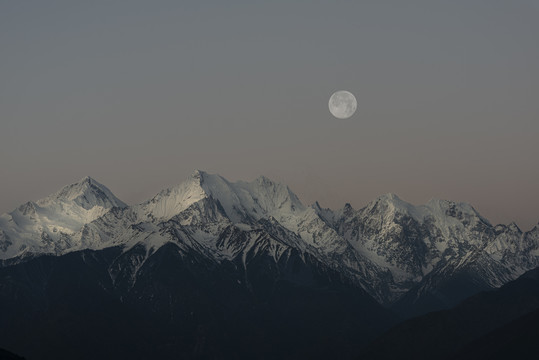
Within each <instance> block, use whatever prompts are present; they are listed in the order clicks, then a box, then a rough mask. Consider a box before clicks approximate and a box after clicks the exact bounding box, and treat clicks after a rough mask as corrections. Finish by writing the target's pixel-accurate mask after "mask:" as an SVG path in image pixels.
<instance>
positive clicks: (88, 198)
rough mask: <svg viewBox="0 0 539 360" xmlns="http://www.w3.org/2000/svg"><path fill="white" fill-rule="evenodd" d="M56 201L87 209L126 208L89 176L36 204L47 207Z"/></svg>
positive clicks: (103, 186) (104, 187)
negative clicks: (67, 202) (101, 207)
mask: <svg viewBox="0 0 539 360" xmlns="http://www.w3.org/2000/svg"><path fill="white" fill-rule="evenodd" d="M58 201H60V202H61V201H73V202H76V203H78V204H79V205H81V206H82V207H84V208H87V209H88V208H91V207H93V206H95V205H100V206H103V207H125V206H127V205H126V204H125V203H124V202H123V201H121V200H120V199H118V198H117V197H116V196H115V195H114V194H113V193H112V192H111V191H110V190H109V189H108V188H107V187H106V186H105V185H103V184H101V183H100V182H98V181H96V180H95V179H93V178H92V177H90V176H85V177H83V178H82V179H80V180H79V181H77V182H75V183H72V184H69V185H66V186H64V187H63V188H61V189H60V190H59V191H57V192H55V193H53V194H51V195H49V196H47V197H46V198H44V199H41V200H38V201H37V204H38V205H39V206H47V205H50V204H53V203H56V202H58Z"/></svg>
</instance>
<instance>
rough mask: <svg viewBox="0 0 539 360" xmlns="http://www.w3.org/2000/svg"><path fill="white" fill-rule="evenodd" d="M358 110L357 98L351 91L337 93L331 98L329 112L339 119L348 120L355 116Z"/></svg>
mask: <svg viewBox="0 0 539 360" xmlns="http://www.w3.org/2000/svg"><path fill="white" fill-rule="evenodd" d="M356 109H357V101H356V97H355V96H354V94H352V93H351V92H349V91H344V90H341V91H336V92H335V93H333V95H331V97H330V98H329V111H330V112H331V113H332V114H333V116H335V117H336V118H337V119H348V118H349V117H350V116H352V115H354V113H355V112H356Z"/></svg>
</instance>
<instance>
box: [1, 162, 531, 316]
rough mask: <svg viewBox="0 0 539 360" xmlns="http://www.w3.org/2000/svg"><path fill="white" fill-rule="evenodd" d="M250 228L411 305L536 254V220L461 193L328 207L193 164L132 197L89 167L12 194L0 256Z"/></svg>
mask: <svg viewBox="0 0 539 360" xmlns="http://www.w3.org/2000/svg"><path fill="white" fill-rule="evenodd" d="M59 224H60V225H62V226H60V225H59ZM261 231H262V232H264V233H266V234H267V235H266V236H269V237H270V238H273V239H274V241H277V242H276V243H274V244H273V245H271V246H270V247H271V248H272V249H274V250H275V251H277V252H278V251H282V249H281V250H277V249H278V248H279V247H280V246H284V247H289V248H293V249H295V250H297V251H299V252H300V254H302V255H301V256H305V255H307V254H308V255H309V256H314V257H315V258H317V259H318V260H319V261H321V262H323V263H325V264H327V265H328V266H330V267H331V268H332V269H335V270H337V271H339V272H340V273H341V274H342V275H343V276H345V277H347V278H350V279H351V280H352V281H354V282H355V283H356V284H357V285H359V286H360V287H362V288H363V289H364V290H366V291H367V292H368V293H369V294H370V295H371V296H373V297H374V298H375V299H376V300H377V301H379V302H380V303H382V304H385V305H391V304H396V306H397V309H404V308H406V309H411V308H413V307H414V304H415V303H417V301H418V299H420V298H423V299H425V298H429V296H430V295H428V294H431V293H432V294H437V295H436V296H435V298H436V299H431V300H429V301H430V302H431V304H430V306H431V307H432V308H433V309H437V308H440V307H442V308H443V307H446V306H450V305H453V304H454V302H455V301H459V300H461V299H463V298H464V297H467V296H469V295H471V294H470V293H469V292H467V291H464V292H463V293H461V294H459V293H457V294H450V295H451V296H447V294H446V295H441V294H440V291H441V292H442V293H443V291H445V290H444V286H445V285H443V284H444V281H445V282H446V283H447V281H449V282H452V281H457V283H458V281H460V280H458V279H460V278H461V277H463V276H464V277H465V278H467V279H471V278H474V277H477V279H475V280H474V281H476V283H477V284H479V285H478V286H477V287H476V290H477V291H479V290H484V289H488V288H493V287H498V286H501V285H502V284H503V283H505V282H507V281H510V280H512V279H515V278H516V277H518V276H519V275H521V274H522V273H523V272H525V271H526V270H529V269H531V268H533V267H535V266H538V265H539V230H537V227H535V228H534V229H532V230H530V231H528V232H522V231H521V230H520V229H518V227H516V225H512V224H509V225H496V226H493V225H492V224H491V223H490V222H489V221H488V220H487V219H485V218H483V217H482V216H481V215H480V214H479V213H478V212H477V211H476V210H475V209H474V208H473V207H472V206H471V205H470V204H468V203H462V202H460V203H459V202H453V201H448V200H439V199H431V200H429V202H427V203H426V204H423V205H412V204H410V203H408V202H406V201H403V200H401V199H400V198H399V197H398V196H397V195H395V194H391V193H389V194H384V195H381V196H379V197H378V198H376V199H375V200H373V201H371V202H369V203H368V204H367V205H366V206H365V207H363V208H361V209H358V210H356V209H354V208H352V206H350V205H349V204H346V205H345V206H344V207H343V208H342V209H338V210H331V209H327V208H326V209H323V208H322V207H321V206H320V204H319V203H318V202H315V203H314V204H312V205H311V206H305V205H303V204H302V203H301V201H300V200H299V198H298V197H297V196H296V195H295V194H294V193H293V192H292V191H291V190H290V188H289V187H288V186H286V185H283V184H280V183H277V182H273V181H272V180H270V179H268V178H266V177H264V176H261V177H259V178H257V179H255V180H253V181H251V182H245V181H237V182H230V181H228V180H226V179H225V178H223V177H221V176H220V175H215V174H208V173H206V172H204V171H201V170H196V171H195V172H194V173H193V174H192V175H191V176H190V177H189V178H188V179H187V180H186V181H184V182H182V183H180V184H178V185H175V186H172V187H170V188H167V189H164V190H162V191H160V192H159V193H157V194H156V195H155V196H154V197H152V198H151V199H149V200H147V201H145V202H142V203H140V204H135V205H131V206H127V205H126V204H125V203H123V202H122V201H121V200H119V199H118V198H117V197H116V196H115V195H114V194H113V193H112V192H111V191H110V190H109V189H108V188H106V187H105V186H104V185H102V184H100V183H98V182H97V181H95V180H94V179H92V178H90V177H85V178H83V179H81V180H80V181H79V182H77V183H74V184H71V185H67V186H65V187H63V188H62V189H61V190H60V191H58V192H56V193H54V194H52V195H50V196H48V197H46V198H44V199H42V200H38V201H36V202H29V203H26V204H23V205H21V206H20V207H19V208H17V209H15V210H14V211H12V212H10V213H7V214H3V215H2V216H0V259H2V260H3V261H5V262H6V263H13V261H23V259H24V258H25V257H33V256H39V255H41V254H53V255H63V254H66V253H69V252H72V251H78V250H84V249H91V250H99V249H104V248H107V247H113V246H122V247H123V248H124V251H127V250H129V249H130V248H132V247H134V246H137V245H140V246H143V247H144V248H145V249H146V251H147V253H148V254H151V253H152V252H154V251H156V250H157V249H158V248H159V247H161V246H163V245H164V244H166V243H169V242H172V243H176V244H180V246H182V247H185V246H187V247H189V248H193V249H197V251H200V252H201V253H203V254H205V256H209V257H213V258H215V259H217V260H219V261H221V259H232V258H234V257H235V256H239V257H242V256H245V253H246V252H248V251H254V250H253V249H257V248H258V247H257V246H259V247H260V249H262V248H264V249H266V250H267V248H266V247H265V245H264V246H261V245H260V244H261V243H258V244H257V241H262V240H260V239H258V240H253V241H254V242H253V243H252V244H251V245H250V246H251V247H250V248H247V247H244V246H243V245H245V244H243V245H242V244H239V243H238V242H233V243H230V242H227V241H225V240H223V239H224V237H225V234H227V233H234V232H238V233H239V234H242V236H244V237H245V239H248V238H251V239H252V238H253V236H255V235H256V234H259V233H260V232H261ZM245 241H247V240H245ZM247 243H249V242H248V241H247ZM276 244H281V245H276ZM240 245H241V246H240ZM238 246H239V247H238ZM238 249H239V250H238ZM266 250H265V251H266ZM272 251H273V250H272ZM275 254H277V253H275ZM16 259H19V260H16ZM275 261H278V259H277V258H275ZM478 263H481V264H482V266H483V268H479V267H477V266H476V264H478ZM451 279H453V280H451ZM455 279H457V280H455ZM466 281H468V280H466ZM452 286H453V285H452ZM476 290H474V289H473V288H472V289H470V291H472V292H473V291H476ZM439 299H442V300H439ZM444 299H445V300H444ZM403 304H404V305H403ZM403 311H405V310H403Z"/></svg>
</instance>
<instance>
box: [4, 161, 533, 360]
mask: <svg viewBox="0 0 539 360" xmlns="http://www.w3.org/2000/svg"><path fill="white" fill-rule="evenodd" d="M0 261H1V263H0V264H1V267H0V290H2V291H1V292H0V309H1V310H0V316H1V317H2V318H3V319H4V321H3V326H0V338H1V339H4V340H3V343H0V347H5V348H8V349H12V350H14V351H16V352H17V353H20V354H22V355H24V356H30V355H36V354H41V355H37V357H36V358H40V357H41V358H47V356H45V355H43V354H44V353H43V348H44V347H48V348H49V350H50V351H51V354H57V351H59V349H63V351H67V350H66V349H67V348H69V349H70V350H69V351H67V352H66V354H71V355H72V356H75V357H78V358H81V354H79V353H77V352H76V351H77V347H76V346H75V345H73V346H72V347H71V348H70V347H69V346H68V347H66V341H63V340H61V339H64V338H69V339H71V340H70V342H69V343H70V344H76V341H80V338H81V337H87V336H89V334H92V335H91V336H98V338H99V339H100V340H101V341H105V342H107V341H110V337H113V338H114V339H115V342H116V344H117V346H118V348H117V351H118V353H119V354H124V353H125V351H126V347H127V346H128V345H127V344H131V343H132V341H133V337H134V338H136V339H137V344H138V347H135V349H131V350H130V351H131V352H132V354H133V356H135V355H136V354H139V355H140V354H144V355H145V356H146V357H147V356H151V355H155V354H154V353H153V352H156V354H159V355H160V356H163V357H168V356H176V355H177V354H179V353H181V354H183V356H184V357H185V358H189V357H193V358H203V357H204V356H208V357H210V358H211V357H212V356H223V357H228V356H231V357H232V358H233V357H234V356H236V355H237V356H240V357H241V356H250V355H252V354H255V353H257V351H260V348H261V347H262V348H263V347H264V346H265V347H268V349H267V352H266V353H267V354H272V355H273V356H279V357H283V356H284V354H286V355H287V356H289V357H290V358H297V356H299V355H298V354H301V355H302V356H309V357H316V356H319V357H322V358H323V357H324V355H328V354H332V355H335V354H336V352H335V351H336V350H335V349H340V350H339V351H341V355H342V356H343V357H347V356H352V355H353V354H354V353H355V352H357V350H358V349H359V348H360V347H361V346H363V345H365V344H366V343H368V342H370V341H371V340H373V338H374V337H375V336H376V335H378V334H380V333H381V332H383V331H384V330H386V329H388V328H389V327H390V326H392V325H394V324H396V323H397V322H398V321H400V320H401V319H403V318H409V317H412V316H416V315H421V314H424V313H427V312H429V311H434V310H440V309H446V308H449V307H452V306H455V305H456V304H458V303H459V302H461V301H462V300H463V299H465V298H467V297H469V296H471V295H474V294H477V293H479V292H480V291H483V290H490V289H495V288H498V287H500V286H502V285H503V284H506V283H508V282H510V281H512V280H515V279H517V278H518V277H519V276H521V275H522V274H524V273H525V272H526V271H528V270H531V269H534V268H536V267H538V266H539V226H535V227H534V228H533V229H532V230H530V231H528V232H522V231H521V230H520V229H519V228H518V226H516V224H514V223H512V224H509V225H492V224H491V223H490V222H489V221H488V220H487V219H485V218H484V217H482V216H481V215H480V214H479V213H478V212H477V211H476V210H475V209H474V208H473V207H472V206H471V205H469V204H467V203H457V202H452V201H446V200H437V199H433V200H430V201H429V202H428V203H427V204H424V205H418V206H416V205H412V204H410V203H407V202H405V201H403V200H401V199H400V198H399V197H397V196H396V195H394V194H386V195H382V196H380V197H378V198H377V199H375V200H374V201H372V202H370V203H369V204H367V206H365V207H364V208H362V209H358V210H356V209H354V208H352V207H351V206H350V205H349V204H346V205H345V206H344V208H342V209H338V210H331V209H325V208H322V207H321V206H320V205H319V204H318V203H317V202H316V203H314V204H313V205H310V206H306V205H304V204H303V203H302V202H301V201H300V200H299V199H298V197H297V196H296V195H295V194H294V193H293V192H292V191H291V190H290V189H289V188H288V187H287V186H286V185H283V184H279V183H276V182H274V181H271V180H270V179H268V178H265V177H260V178H258V179H256V180H254V181H252V182H244V181H238V182H230V181H228V180H226V179H224V178H223V177H221V176H219V175H214V174H208V173H206V172H203V171H195V172H194V173H193V174H192V175H191V176H190V177H189V178H188V179H187V180H186V181H184V182H182V183H180V184H179V185H177V186H174V187H171V188H168V189H165V190H163V191H161V192H159V193H158V194H156V195H155V196H154V197H152V198H151V199H149V200H147V201H145V202H143V203H140V204H136V205H131V206H128V205H126V204H125V203H124V202H122V201H121V200H119V199H118V198H117V197H116V196H115V195H114V194H113V193H112V192H111V191H110V190H109V189H108V188H107V187H105V186H104V185H102V184H100V183H99V182H97V181H96V180H94V179H92V178H90V177H86V178H84V179H82V180H80V181H79V182H77V183H74V184H71V185H68V186H66V187H64V188H63V189H61V190H60V191H58V192H56V193H54V194H52V195H50V196H48V197H46V198H44V199H42V200H38V201H36V202H27V203H25V204H23V205H21V206H19V207H18V208H17V209H15V210H13V211H11V212H10V213H6V214H3V215H1V216H0ZM71 288H76V289H78V290H77V291H76V292H73V291H70V289H71ZM90 299H91V300H90ZM320 309H323V311H320ZM96 313H98V314H102V315H105V316H104V317H103V316H98V317H96V316H95V314H96ZM81 314H84V315H81ZM89 314H91V315H89ZM149 314H153V315H152V316H150V315H149ZM68 315H69V318H70V319H78V321H80V322H82V323H85V324H87V326H85V327H84V329H85V330H84V329H79V328H78V327H77V326H76V324H70V323H65V322H63V321H61V320H62V319H63V320H65V319H66V318H67V317H68ZM134 319H136V320H134ZM294 319H296V320H298V319H302V321H296V322H294V321H293V320H294ZM306 319H308V320H306ZM113 320H114V321H113ZM70 321H75V320H70ZM231 323H232V324H234V326H232V327H231V326H230V324H231ZM31 324H33V325H31ZM104 324H109V325H110V324H115V325H114V326H112V327H111V326H108V327H106V329H104V328H103V325H104ZM262 324H265V325H262ZM29 326H31V327H32V328H33V330H32V331H35V332H36V334H37V332H39V333H40V334H43V333H44V332H45V333H48V334H49V336H45V337H44V339H47V341H45V340H43V341H44V342H43V343H40V345H41V348H40V347H39V346H40V345H39V344H38V345H31V346H30V345H29V344H28V343H27V340H26V339H25V337H24V336H23V334H28V327H29ZM148 327H151V328H152V329H158V330H155V331H153V330H152V334H149V335H148V337H142V338H141V334H140V333H139V332H138V331H135V329H137V330H140V329H143V328H148ZM51 329H53V330H51ZM75 329H76V330H75ZM231 329H233V330H231ZM83 330H84V331H83ZM96 331H97V332H99V334H98V335H96V334H95V332H96ZM30 333H32V332H30ZM118 333H121V335H118ZM73 334H79V335H80V336H79V337H77V338H76V339H72V336H73ZM171 334H174V336H172V335H171ZM197 334H198V335H197ZM36 336H37V335H36ZM40 336H43V335H40ZM231 337H233V338H236V339H238V338H239V339H244V340H245V341H244V343H245V344H244V345H242V346H240V347H238V346H232V345H231V344H230V343H231V340H230V339H231ZM156 338H157V339H158V340H156ZM268 338H271V339H272V341H265V340H263V339H268ZM292 338H293V339H295V340H294V341H293V343H291V342H290V339H292ZM77 339H79V340H77ZM152 339H153V340H152ZM210 339H211V340H210ZM313 339H318V341H317V342H315V343H317V346H314V347H313V346H312V344H313ZM73 341H75V343H73ZM156 343H159V344H160V345H159V347H158V349H159V350H155V349H156V347H155V346H152V345H151V344H154V345H155V344H156ZM43 344H47V345H46V346H45V345H43ZM343 344H347V345H346V346H344V345H343ZM350 344H352V346H351V345H350ZM232 348H233V349H234V350H231V349H232ZM239 348H241V350H238V349H239ZM186 349H189V350H186ZM94 350H95V352H94V353H92V352H91V351H90V352H88V349H86V351H87V352H86V353H87V354H90V355H88V358H95V356H102V355H103V354H101V353H100V352H99V351H101V350H99V349H94ZM185 351H187V353H185ZM272 351H273V352H272ZM216 354H217V355H216ZM51 356H52V355H51ZM141 356H142V355H141ZM284 357H286V356H284ZM135 358H136V356H135ZM268 358H272V357H271V356H269V357H268Z"/></svg>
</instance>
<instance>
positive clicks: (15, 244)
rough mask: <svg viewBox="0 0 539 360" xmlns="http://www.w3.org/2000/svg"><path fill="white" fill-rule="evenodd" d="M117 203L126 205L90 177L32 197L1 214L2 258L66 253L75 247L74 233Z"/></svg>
mask: <svg viewBox="0 0 539 360" xmlns="http://www.w3.org/2000/svg"><path fill="white" fill-rule="evenodd" d="M114 207H120V208H123V207H126V205H125V204H124V203H123V202H122V201H121V200H119V199H118V198H117V197H116V196H114V194H112V192H111V191H110V190H109V189H108V188H107V187H105V186H104V185H102V184H100V183H98V182H97V181H95V180H94V179H92V178H90V177H85V178H84V179H81V180H80V181H79V182H77V183H75V184H71V185H67V186H65V187H64V188H62V189H61V190H60V191H58V192H56V193H54V194H52V195H49V196H47V197H46V198H44V199H41V200H38V201H36V202H32V201H29V202H27V203H25V204H23V205H21V206H19V207H18V208H17V209H15V210H13V211H12V212H10V213H7V214H3V215H1V216H0V253H1V255H0V258H2V259H9V258H13V257H20V256H24V255H26V254H47V253H52V254H58V255H60V254H63V253H64V252H65V251H69V250H70V249H72V247H73V245H72V237H73V235H74V234H76V233H77V232H78V231H79V230H80V229H81V228H82V227H83V226H84V225H85V224H88V223H90V222H92V221H94V220H95V219H98V218H99V217H101V216H103V215H104V214H106V213H107V212H108V211H109V210H110V209H112V208H114Z"/></svg>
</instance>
